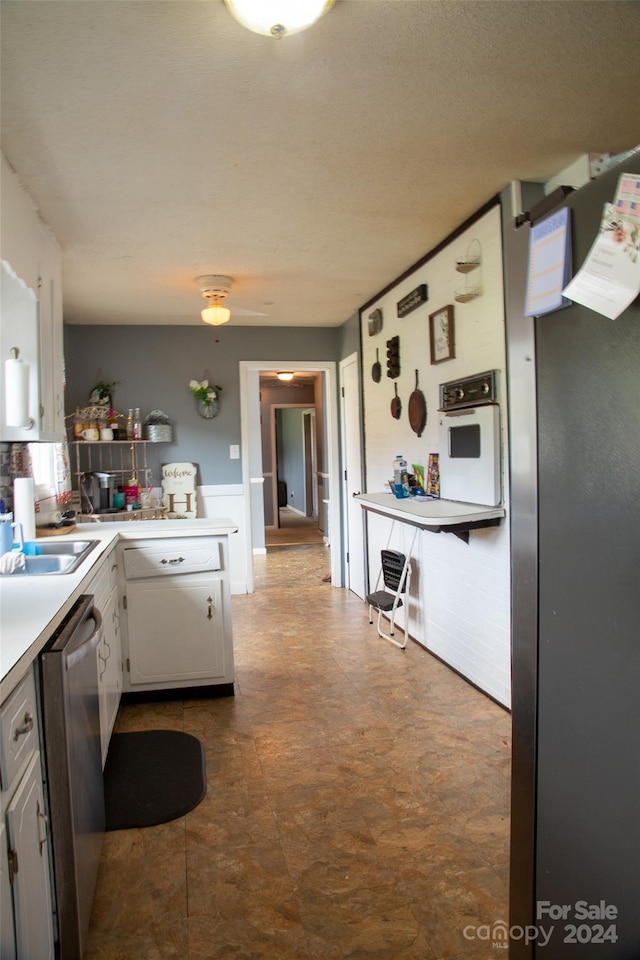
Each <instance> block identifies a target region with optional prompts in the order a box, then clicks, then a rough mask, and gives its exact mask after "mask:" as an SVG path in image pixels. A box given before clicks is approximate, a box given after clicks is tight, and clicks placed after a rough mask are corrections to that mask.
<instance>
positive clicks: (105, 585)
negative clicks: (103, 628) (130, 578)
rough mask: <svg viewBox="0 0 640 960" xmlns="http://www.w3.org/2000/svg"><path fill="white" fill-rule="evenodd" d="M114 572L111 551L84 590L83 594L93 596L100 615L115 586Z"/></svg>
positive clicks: (113, 556)
mask: <svg viewBox="0 0 640 960" xmlns="http://www.w3.org/2000/svg"><path fill="white" fill-rule="evenodd" d="M116 571H117V564H116V551H115V550H112V551H111V553H110V554H109V556H108V557H104V559H103V560H102V561H101V563H100V565H99V567H98V569H97V570H96V572H95V573H94V575H93V577H92V578H91V580H90V581H89V584H88V585H87V587H86V588H85V590H84V592H85V593H92V594H93V600H94V603H95V605H96V607H97V608H98V610H99V611H100V612H101V613H102V612H103V611H104V608H105V607H106V605H107V601H108V599H109V595H110V593H111V591H112V590H113V588H114V587H115V586H116V585H117V579H116Z"/></svg>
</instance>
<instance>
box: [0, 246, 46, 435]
mask: <svg viewBox="0 0 640 960" xmlns="http://www.w3.org/2000/svg"><path fill="white" fill-rule="evenodd" d="M0 300H1V302H2V312H1V313H0V359H1V361H2V367H1V369H2V390H1V391H0V440H8V441H11V440H14V441H22V440H38V439H39V433H40V431H39V427H40V386H39V367H38V360H39V346H38V302H37V299H36V294H35V292H34V291H33V290H32V289H31V288H30V287H28V286H27V284H26V283H25V281H24V280H22V278H21V277H19V276H18V275H17V274H16V273H15V272H14V270H13V268H12V266H11V265H10V264H9V263H7V262H6V261H5V260H3V261H2V263H1V264H0ZM13 348H16V349H17V351H18V359H19V360H20V361H22V364H23V369H24V370H25V372H26V376H27V378H28V385H27V394H28V403H27V406H28V410H27V411H26V412H27V415H28V419H27V420H26V421H25V425H23V426H20V425H18V426H16V425H13V426H7V422H6V421H7V411H6V403H5V384H4V379H5V361H6V360H10V359H11V358H12V356H14V355H13V354H12V350H13ZM28 424H31V426H29V425H28Z"/></svg>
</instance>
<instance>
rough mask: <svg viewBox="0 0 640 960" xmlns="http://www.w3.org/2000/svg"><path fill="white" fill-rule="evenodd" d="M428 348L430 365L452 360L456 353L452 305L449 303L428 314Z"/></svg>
mask: <svg viewBox="0 0 640 960" xmlns="http://www.w3.org/2000/svg"><path fill="white" fill-rule="evenodd" d="M429 347H430V351H431V363H432V364H434V363H444V362H445V360H453V359H454V357H455V355H456V353H455V338H454V325H453V305H452V304H450V303H449V304H447V306H446V307H442V308H441V309H440V310H436V311H435V313H430V314H429Z"/></svg>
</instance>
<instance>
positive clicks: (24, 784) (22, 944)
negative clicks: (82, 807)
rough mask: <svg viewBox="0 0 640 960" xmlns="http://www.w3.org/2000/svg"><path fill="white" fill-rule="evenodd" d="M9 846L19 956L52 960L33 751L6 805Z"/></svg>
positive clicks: (43, 838)
mask: <svg viewBox="0 0 640 960" xmlns="http://www.w3.org/2000/svg"><path fill="white" fill-rule="evenodd" d="M7 830H8V834H9V846H10V847H11V849H12V850H13V851H14V852H15V853H16V855H17V861H18V869H17V870H16V872H15V874H14V878H13V906H14V913H15V928H16V944H17V948H18V957H25V958H27V957H28V958H29V960H53V957H54V943H53V917H52V908H51V887H50V881H49V854H48V846H49V842H48V838H47V822H46V819H45V815H44V802H43V798H42V776H41V772H40V754H39V753H38V752H36V753H35V754H34V755H33V757H32V759H31V762H30V763H29V766H28V767H27V769H26V772H25V774H24V776H23V778H22V780H21V781H20V784H19V786H18V789H17V790H16V792H15V794H14V795H13V799H12V801H11V803H10V804H9V806H8V808H7Z"/></svg>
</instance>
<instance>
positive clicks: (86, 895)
mask: <svg viewBox="0 0 640 960" xmlns="http://www.w3.org/2000/svg"><path fill="white" fill-rule="evenodd" d="M101 636H102V619H101V617H100V613H99V611H98V610H97V609H96V607H94V604H93V597H92V596H89V595H86V596H82V597H80V599H79V600H78V601H77V603H76V604H75V606H74V607H73V609H72V610H71V612H70V613H69V615H68V617H67V618H66V619H65V620H64V622H63V623H62V624H61V626H60V627H59V628H58V630H57V631H56V633H55V634H54V636H53V637H52V639H51V641H50V642H49V645H48V646H47V647H46V648H45V650H44V652H43V653H42V654H41V657H40V681H41V684H40V686H41V698H42V719H43V729H44V753H45V757H46V779H47V793H48V797H49V813H50V817H51V840H52V853H53V869H54V879H55V889H56V911H57V920H58V940H59V943H58V948H59V953H58V956H59V958H60V960H79V958H81V957H82V953H83V948H84V943H85V938H86V934H87V930H88V927H89V918H90V915H91V904H92V902H93V894H94V890H95V884H96V877H97V873H98V866H99V862H100V851H101V847H102V838H103V835H104V825H105V816H104V787H103V781H102V754H101V748H100V709H99V702H98V653H97V650H98V645H99V643H100V640H101Z"/></svg>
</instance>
